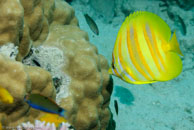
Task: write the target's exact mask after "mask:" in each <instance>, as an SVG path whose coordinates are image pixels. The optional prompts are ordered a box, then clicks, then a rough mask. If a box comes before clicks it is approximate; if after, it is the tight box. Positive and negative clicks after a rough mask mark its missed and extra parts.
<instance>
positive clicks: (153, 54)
mask: <svg viewBox="0 0 194 130" xmlns="http://www.w3.org/2000/svg"><path fill="white" fill-rule="evenodd" d="M145 28H146V27H145V25H144V27H143V34H144V38H145V40H146V43H147V45H148V48H149V50H150V53H151V56H152V58H153V60H154V63H155V65H156V67H157V69H158V71H159V72H162V70H161V66H160V64H159V62H158V60H159V59H157V54H156V53H155V51H154V49H153V47H152V43H151V41H150V40H151V39H149V38H150V37H149V36H148V34H147V33H149V32H147V31H146V29H145Z"/></svg>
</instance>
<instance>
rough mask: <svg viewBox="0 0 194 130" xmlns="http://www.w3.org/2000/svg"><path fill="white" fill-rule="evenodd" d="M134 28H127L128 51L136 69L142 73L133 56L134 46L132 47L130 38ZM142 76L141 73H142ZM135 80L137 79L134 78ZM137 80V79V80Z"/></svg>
mask: <svg viewBox="0 0 194 130" xmlns="http://www.w3.org/2000/svg"><path fill="white" fill-rule="evenodd" d="M129 29H132V28H129V27H128V28H127V49H128V53H129V57H130V59H131V62H132V64H133V65H134V66H135V68H136V69H137V71H138V72H139V73H140V71H139V70H140V67H139V66H138V64H137V62H136V60H135V56H134V55H133V51H132V49H131V48H132V45H131V41H130V39H131V38H130V37H131V33H130V30H129ZM140 74H141V73H140ZM134 79H135V78H134ZM135 80H136V79H135Z"/></svg>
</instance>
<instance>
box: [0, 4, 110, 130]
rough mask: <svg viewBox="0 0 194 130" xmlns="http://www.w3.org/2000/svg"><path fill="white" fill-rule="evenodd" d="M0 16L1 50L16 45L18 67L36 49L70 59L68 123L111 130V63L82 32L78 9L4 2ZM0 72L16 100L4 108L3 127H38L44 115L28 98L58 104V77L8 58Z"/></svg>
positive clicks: (63, 100) (65, 101) (83, 129)
mask: <svg viewBox="0 0 194 130" xmlns="http://www.w3.org/2000/svg"><path fill="white" fill-rule="evenodd" d="M0 11H1V15H0V19H3V21H4V22H1V23H0V45H5V44H6V43H8V42H12V43H14V45H15V46H18V50H19V53H18V55H17V57H16V60H18V61H22V60H23V58H24V57H25V56H26V55H28V53H29V50H30V48H31V47H32V46H34V47H37V48H38V47H39V46H42V47H45V48H46V47H48V46H49V47H53V48H58V49H59V50H60V51H61V52H62V53H63V55H64V57H65V63H64V64H63V65H62V67H61V69H60V71H61V72H63V74H64V75H68V77H70V81H69V84H68V85H67V86H66V87H67V89H65V90H66V91H67V93H68V95H67V96H65V97H64V96H61V95H60V96H58V97H59V99H58V102H59V105H60V106H61V107H63V108H65V109H66V110H67V120H68V122H70V123H71V124H72V125H73V126H74V127H75V128H76V129H78V130H97V129H102V130H105V129H106V127H107V126H108V123H109V120H110V116H111V114H110V110H109V107H108V106H109V101H110V95H111V92H112V80H111V79H110V76H109V74H108V71H107V70H108V63H107V60H106V59H105V58H104V57H103V56H102V55H100V54H98V51H97V48H96V47H95V46H94V45H92V44H91V43H90V42H89V39H88V35H87V33H86V32H84V31H81V30H80V29H79V27H78V26H77V25H78V21H77V19H76V17H75V16H74V10H73V8H72V7H71V6H69V5H68V4H67V3H66V2H65V1H63V0H28V1H26V0H20V1H18V0H7V1H5V0H0ZM48 53H49V51H48ZM56 58H57V57H56ZM58 58H60V57H58ZM47 60H48V61H49V59H47ZM51 61H53V60H51ZM42 62H44V61H42ZM50 64H52V63H50ZM55 64H56V63H55ZM0 66H1V69H0V76H1V77H2V78H1V79H0V85H1V86H2V87H4V88H5V89H7V90H8V92H9V93H10V94H11V95H12V96H13V97H14V103H13V104H6V105H5V104H0V112H1V113H0V121H1V122H2V125H3V126H4V125H9V126H17V125H18V124H20V123H21V122H25V121H31V122H33V121H34V120H35V119H37V118H38V117H39V116H40V115H41V114H42V113H41V112H40V111H38V110H35V109H31V108H29V106H28V105H27V104H25V103H24V102H23V97H24V95H25V94H26V93H41V94H43V95H45V96H48V97H52V98H53V99H55V98H56V91H55V88H54V86H53V81H52V78H53V77H52V75H51V74H52V73H49V72H48V71H46V70H44V69H42V68H40V67H32V66H27V65H23V64H22V63H21V62H17V61H13V60H10V59H8V58H5V56H3V55H0ZM51 66H52V65H51ZM5 70H6V71H5ZM62 95H63V94H62ZM64 95H66V94H65V92H64Z"/></svg>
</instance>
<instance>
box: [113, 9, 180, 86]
mask: <svg viewBox="0 0 194 130" xmlns="http://www.w3.org/2000/svg"><path fill="white" fill-rule="evenodd" d="M179 55H182V53H181V50H180V48H179V44H178V41H177V39H176V34H175V32H174V33H173V36H172V38H171V30H170V28H169V26H168V25H167V24H166V23H165V21H163V20H162V19H161V18H160V17H159V16H157V15H155V14H153V13H151V12H146V11H142V12H134V13H133V14H131V15H129V16H128V17H127V18H126V19H125V21H124V22H123V24H122V26H121V28H120V30H119V32H118V35H117V39H116V42H115V46H114V49H113V53H112V66H111V68H110V69H109V73H110V74H113V75H116V76H118V77H120V78H121V79H122V80H124V81H126V82H128V83H133V84H146V83H153V82H156V81H167V80H171V79H173V78H175V77H177V76H178V75H179V74H180V73H181V71H182V61H181V59H180V56H179Z"/></svg>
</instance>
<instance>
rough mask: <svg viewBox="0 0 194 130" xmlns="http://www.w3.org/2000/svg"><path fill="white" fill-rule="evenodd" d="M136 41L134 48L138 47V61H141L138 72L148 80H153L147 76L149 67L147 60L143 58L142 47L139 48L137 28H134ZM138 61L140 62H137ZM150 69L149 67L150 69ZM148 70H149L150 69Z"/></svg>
mask: <svg viewBox="0 0 194 130" xmlns="http://www.w3.org/2000/svg"><path fill="white" fill-rule="evenodd" d="M133 32H134V41H135V44H134V46H136V48H135V49H136V51H137V56H138V57H137V59H139V60H140V61H139V64H138V71H139V72H140V73H141V74H142V75H143V76H144V77H145V78H146V79H147V80H151V78H150V77H149V76H148V75H147V74H146V72H145V71H146V67H148V66H147V64H146V63H145V59H144V57H143V55H142V52H141V50H140V47H139V41H138V38H137V30H136V28H134V31H133ZM137 61H138V60H137ZM148 68H149V67H148ZM148 68H147V69H148ZM148 72H149V70H148Z"/></svg>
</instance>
